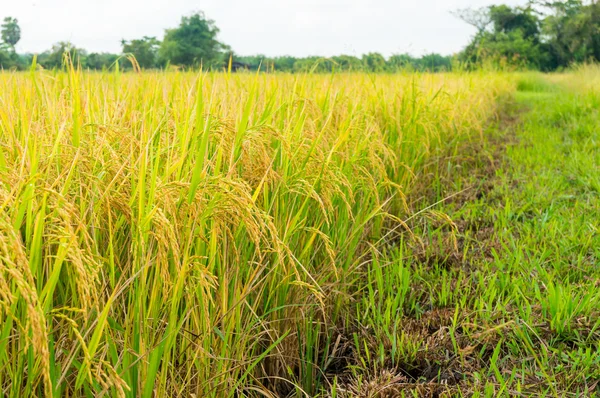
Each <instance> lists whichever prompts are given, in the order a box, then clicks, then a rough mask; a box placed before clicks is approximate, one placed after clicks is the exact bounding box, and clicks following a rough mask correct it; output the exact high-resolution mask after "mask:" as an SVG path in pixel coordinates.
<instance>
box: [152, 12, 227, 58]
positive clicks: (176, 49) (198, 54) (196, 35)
mask: <svg viewBox="0 0 600 398" xmlns="http://www.w3.org/2000/svg"><path fill="white" fill-rule="evenodd" d="M218 33H219V28H217V26H216V25H215V22H214V21H212V20H210V19H207V18H206V17H205V16H204V13H202V12H197V13H195V14H193V15H191V16H189V17H183V18H182V19H181V23H180V24H179V27H177V28H175V29H167V30H166V31H165V37H164V39H163V42H162V44H161V45H160V49H159V51H158V54H159V58H160V61H161V62H162V63H163V64H166V63H171V64H175V65H182V66H191V67H196V66H203V67H205V68H207V67H215V66H221V65H222V63H223V58H224V55H223V51H226V50H228V47H227V46H226V45H224V44H223V43H221V42H220V41H218V40H217V34H218Z"/></svg>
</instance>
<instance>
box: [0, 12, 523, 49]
mask: <svg viewBox="0 0 600 398" xmlns="http://www.w3.org/2000/svg"><path fill="white" fill-rule="evenodd" d="M524 2H525V1H524V0H495V1H494V0H0V18H4V17H6V16H12V17H16V18H17V19H18V20H19V24H20V25H21V31H22V38H21V41H20V42H19V44H18V46H17V50H18V51H20V52H41V51H44V50H46V49H49V48H50V47H51V46H52V44H53V43H56V42H58V41H61V40H68V41H71V42H73V43H74V44H75V45H76V46H77V47H82V48H85V49H86V50H88V51H90V52H103V51H110V52H120V50H121V44H120V43H121V39H134V38H140V37H142V36H156V37H157V38H159V39H161V38H162V36H163V33H164V29H165V28H170V27H175V26H177V25H178V24H179V21H180V19H181V16H182V15H189V14H190V13H191V12H193V11H195V10H202V11H204V12H205V13H206V15H207V17H209V18H211V19H213V20H215V22H216V24H217V26H218V27H219V28H220V29H221V33H220V35H219V38H220V40H221V41H223V42H225V43H226V44H229V45H230V46H231V47H232V48H233V50H234V51H235V52H236V53H238V54H241V55H250V54H258V53H260V54H265V55H268V56H275V55H295V56H306V55H320V56H331V55H338V54H342V53H344V54H350V55H361V54H363V53H367V52H371V51H376V52H380V53H382V54H384V55H385V56H389V55H391V54H394V53H404V52H409V53H412V54H414V55H421V54H423V53H425V52H439V53H442V54H451V53H454V52H457V51H459V50H460V49H461V48H462V47H463V46H465V45H466V44H467V41H468V40H469V38H470V37H471V35H472V34H473V33H474V29H473V28H471V27H470V26H468V25H467V24H465V23H463V22H462V21H460V20H458V19H457V18H455V17H454V16H452V15H450V11H452V10H455V9H457V8H464V7H468V6H472V7H480V6H484V5H489V4H494V3H507V4H511V5H517V4H523V3H524Z"/></svg>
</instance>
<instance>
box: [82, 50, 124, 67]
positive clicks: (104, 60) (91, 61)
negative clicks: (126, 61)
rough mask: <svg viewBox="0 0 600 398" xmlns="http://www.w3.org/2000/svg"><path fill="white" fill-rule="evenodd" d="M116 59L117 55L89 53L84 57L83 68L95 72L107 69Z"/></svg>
mask: <svg viewBox="0 0 600 398" xmlns="http://www.w3.org/2000/svg"><path fill="white" fill-rule="evenodd" d="M118 59H119V56H118V55H117V54H110V53H90V54H88V55H87V56H86V57H85V63H84V67H86V68H89V69H95V70H104V69H109V68H110V67H111V66H113V65H114V64H115V62H117V60H118Z"/></svg>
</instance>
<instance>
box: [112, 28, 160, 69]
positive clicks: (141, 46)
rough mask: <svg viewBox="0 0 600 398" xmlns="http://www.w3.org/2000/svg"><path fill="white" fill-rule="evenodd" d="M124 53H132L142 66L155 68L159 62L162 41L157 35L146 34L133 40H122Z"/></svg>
mask: <svg viewBox="0 0 600 398" xmlns="http://www.w3.org/2000/svg"><path fill="white" fill-rule="evenodd" d="M121 45H122V46H123V54H130V55H132V56H133V57H134V58H135V59H136V61H137V63H138V65H139V66H140V67H141V68H144V69H146V68H154V67H156V66H157V64H158V49H159V46H160V42H159V41H158V40H156V37H148V36H144V37H143V38H141V39H135V40H131V41H126V40H122V41H121Z"/></svg>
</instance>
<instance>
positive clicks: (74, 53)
mask: <svg viewBox="0 0 600 398" xmlns="http://www.w3.org/2000/svg"><path fill="white" fill-rule="evenodd" d="M85 55H86V52H85V50H82V49H79V48H77V47H75V45H74V44H73V43H71V42H68V41H61V42H58V43H56V44H55V45H53V46H52V49H51V50H50V51H45V52H43V53H41V54H40V55H39V57H38V63H39V64H40V65H41V66H43V67H44V68H46V69H57V68H61V67H62V66H64V60H65V57H68V59H70V60H71V62H73V64H78V63H80V64H82V65H84V64H85Z"/></svg>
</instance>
